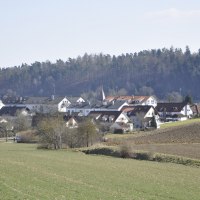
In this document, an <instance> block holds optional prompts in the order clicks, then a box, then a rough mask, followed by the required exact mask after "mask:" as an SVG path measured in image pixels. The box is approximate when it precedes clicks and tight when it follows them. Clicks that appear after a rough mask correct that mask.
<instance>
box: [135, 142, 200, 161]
mask: <svg viewBox="0 0 200 200" xmlns="http://www.w3.org/2000/svg"><path fill="white" fill-rule="evenodd" d="M132 149H133V150H139V151H141V150H142V151H148V152H152V153H164V154H171V155H177V156H183V157H187V158H193V159H200V144H180V143H179V144H139V145H132Z"/></svg>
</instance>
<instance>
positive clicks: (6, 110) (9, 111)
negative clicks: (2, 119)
mask: <svg viewBox="0 0 200 200" xmlns="http://www.w3.org/2000/svg"><path fill="white" fill-rule="evenodd" d="M24 110H26V111H27V112H28V111H30V110H29V109H28V108H27V107H25V106H20V107H17V106H4V107H2V108H1V109H0V116H2V115H8V116H16V115H17V111H21V112H22V111H24Z"/></svg>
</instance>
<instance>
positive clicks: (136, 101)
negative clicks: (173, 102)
mask: <svg viewBox="0 0 200 200" xmlns="http://www.w3.org/2000/svg"><path fill="white" fill-rule="evenodd" d="M105 100H106V101H108V102H112V101H116V100H119V101H126V102H127V103H129V104H132V105H150V106H153V107H156V105H157V99H156V97H155V96H107V97H106V99H105Z"/></svg>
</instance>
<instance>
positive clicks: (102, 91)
mask: <svg viewBox="0 0 200 200" xmlns="http://www.w3.org/2000/svg"><path fill="white" fill-rule="evenodd" d="M101 97H102V101H105V99H106V97H105V93H104V90H103V86H102V89H101Z"/></svg>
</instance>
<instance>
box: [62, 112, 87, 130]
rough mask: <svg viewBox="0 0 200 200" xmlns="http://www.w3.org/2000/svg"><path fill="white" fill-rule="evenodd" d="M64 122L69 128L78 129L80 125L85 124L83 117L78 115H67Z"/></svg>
mask: <svg viewBox="0 0 200 200" xmlns="http://www.w3.org/2000/svg"><path fill="white" fill-rule="evenodd" d="M64 120H65V123H66V127H67V128H78V124H79V123H81V122H83V120H84V119H83V117H80V116H77V115H65V116H64Z"/></svg>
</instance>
